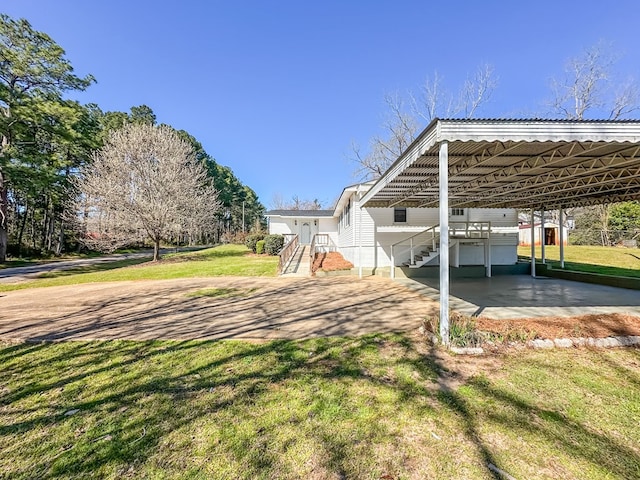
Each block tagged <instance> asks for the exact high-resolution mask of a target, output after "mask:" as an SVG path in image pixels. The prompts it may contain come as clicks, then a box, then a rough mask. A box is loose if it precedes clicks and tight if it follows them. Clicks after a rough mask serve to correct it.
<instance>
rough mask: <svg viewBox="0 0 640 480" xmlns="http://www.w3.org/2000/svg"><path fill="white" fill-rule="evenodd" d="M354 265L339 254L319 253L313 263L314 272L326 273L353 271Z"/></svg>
mask: <svg viewBox="0 0 640 480" xmlns="http://www.w3.org/2000/svg"><path fill="white" fill-rule="evenodd" d="M352 268H353V263H351V262H349V261H347V260H345V258H344V257H343V256H342V255H341V254H340V253H338V252H328V253H318V254H316V258H315V260H314V261H313V266H312V268H311V271H312V272H314V273H315V272H317V271H318V270H322V271H324V272H333V271H336V270H351V269H352Z"/></svg>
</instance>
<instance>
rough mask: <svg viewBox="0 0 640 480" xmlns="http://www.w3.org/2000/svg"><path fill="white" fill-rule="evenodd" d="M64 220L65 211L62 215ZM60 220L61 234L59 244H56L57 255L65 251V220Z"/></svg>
mask: <svg viewBox="0 0 640 480" xmlns="http://www.w3.org/2000/svg"><path fill="white" fill-rule="evenodd" d="M62 217H63V218H64V211H63V214H62ZM63 218H61V219H60V232H58V243H57V244H56V255H61V254H62V251H63V250H64V219H63Z"/></svg>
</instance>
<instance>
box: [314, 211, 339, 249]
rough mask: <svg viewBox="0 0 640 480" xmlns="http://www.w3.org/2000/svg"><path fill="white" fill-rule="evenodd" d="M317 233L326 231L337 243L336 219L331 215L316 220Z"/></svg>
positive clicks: (336, 243)
mask: <svg viewBox="0 0 640 480" xmlns="http://www.w3.org/2000/svg"><path fill="white" fill-rule="evenodd" d="M318 233H327V234H329V238H330V239H331V241H332V242H333V243H334V244H335V245H338V221H337V219H335V218H333V217H325V218H321V219H320V221H319V222H318Z"/></svg>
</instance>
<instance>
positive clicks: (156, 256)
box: [153, 238, 160, 262]
mask: <svg viewBox="0 0 640 480" xmlns="http://www.w3.org/2000/svg"><path fill="white" fill-rule="evenodd" d="M158 260H160V239H159V238H156V239H155V240H154V241H153V261H154V262H157V261H158Z"/></svg>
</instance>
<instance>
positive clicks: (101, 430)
mask: <svg viewBox="0 0 640 480" xmlns="http://www.w3.org/2000/svg"><path fill="white" fill-rule="evenodd" d="M422 349H426V346H425V345H422V344H419V345H416V344H414V343H413V341H412V340H410V339H409V338H407V337H405V336H402V335H374V336H366V337H362V338H354V339H345V338H324V339H314V340H307V341H276V342H270V343H264V344H252V343H246V342H239V341H218V342H124V341H119V342H64V343H38V344H8V343H0V365H2V370H0V478H13V479H30V478H43V479H53V478H56V479H58V478H107V479H119V478H153V479H166V478H180V479H183V478H189V479H210V478H215V479H227V478H228V479H261V478H262V479H271V478H279V479H288V478H290V479H299V478H317V479H325V478H326V479H338V478H349V479H404V478H407V479H408V478H432V479H451V478H456V479H457V478H464V479H488V478H494V476H493V475H492V473H491V471H490V470H489V469H488V464H492V465H495V466H497V467H498V468H500V469H502V470H504V471H506V472H508V473H509V474H511V475H513V476H514V477H515V478H517V479H557V478H563V479H603V478H607V479H631V478H640V430H639V429H638V418H640V373H639V366H640V350H639V349H618V350H608V351H594V350H556V351H533V350H525V351H520V352H518V353H514V354H510V355H506V356H497V357H493V358H489V359H487V358H468V359H464V360H463V361H464V362H466V363H468V365H467V366H466V367H462V366H460V367H455V366H454V364H453V363H449V369H452V370H451V371H450V372H449V374H448V375H447V376H446V377H447V378H449V379H454V380H460V379H463V380H462V381H461V384H458V385H457V386H456V385H454V386H453V387H452V389H443V388H441V387H440V386H439V383H438V377H439V375H441V374H442V373H443V370H442V366H441V365H440V363H439V362H440V361H437V360H436V358H437V357H436V356H434V355H431V354H429V352H426V351H422ZM440 355H441V356H442V355H444V356H445V358H447V357H446V354H444V353H441V354H440ZM449 362H450V360H449ZM487 362H488V363H487ZM470 368H475V369H476V370H477V371H478V372H483V373H478V374H476V375H475V376H471V377H469V378H467V379H466V380H464V376H463V375H461V374H463V373H464V372H465V371H470V370H469V369H470ZM459 383H460V382H459Z"/></svg>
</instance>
